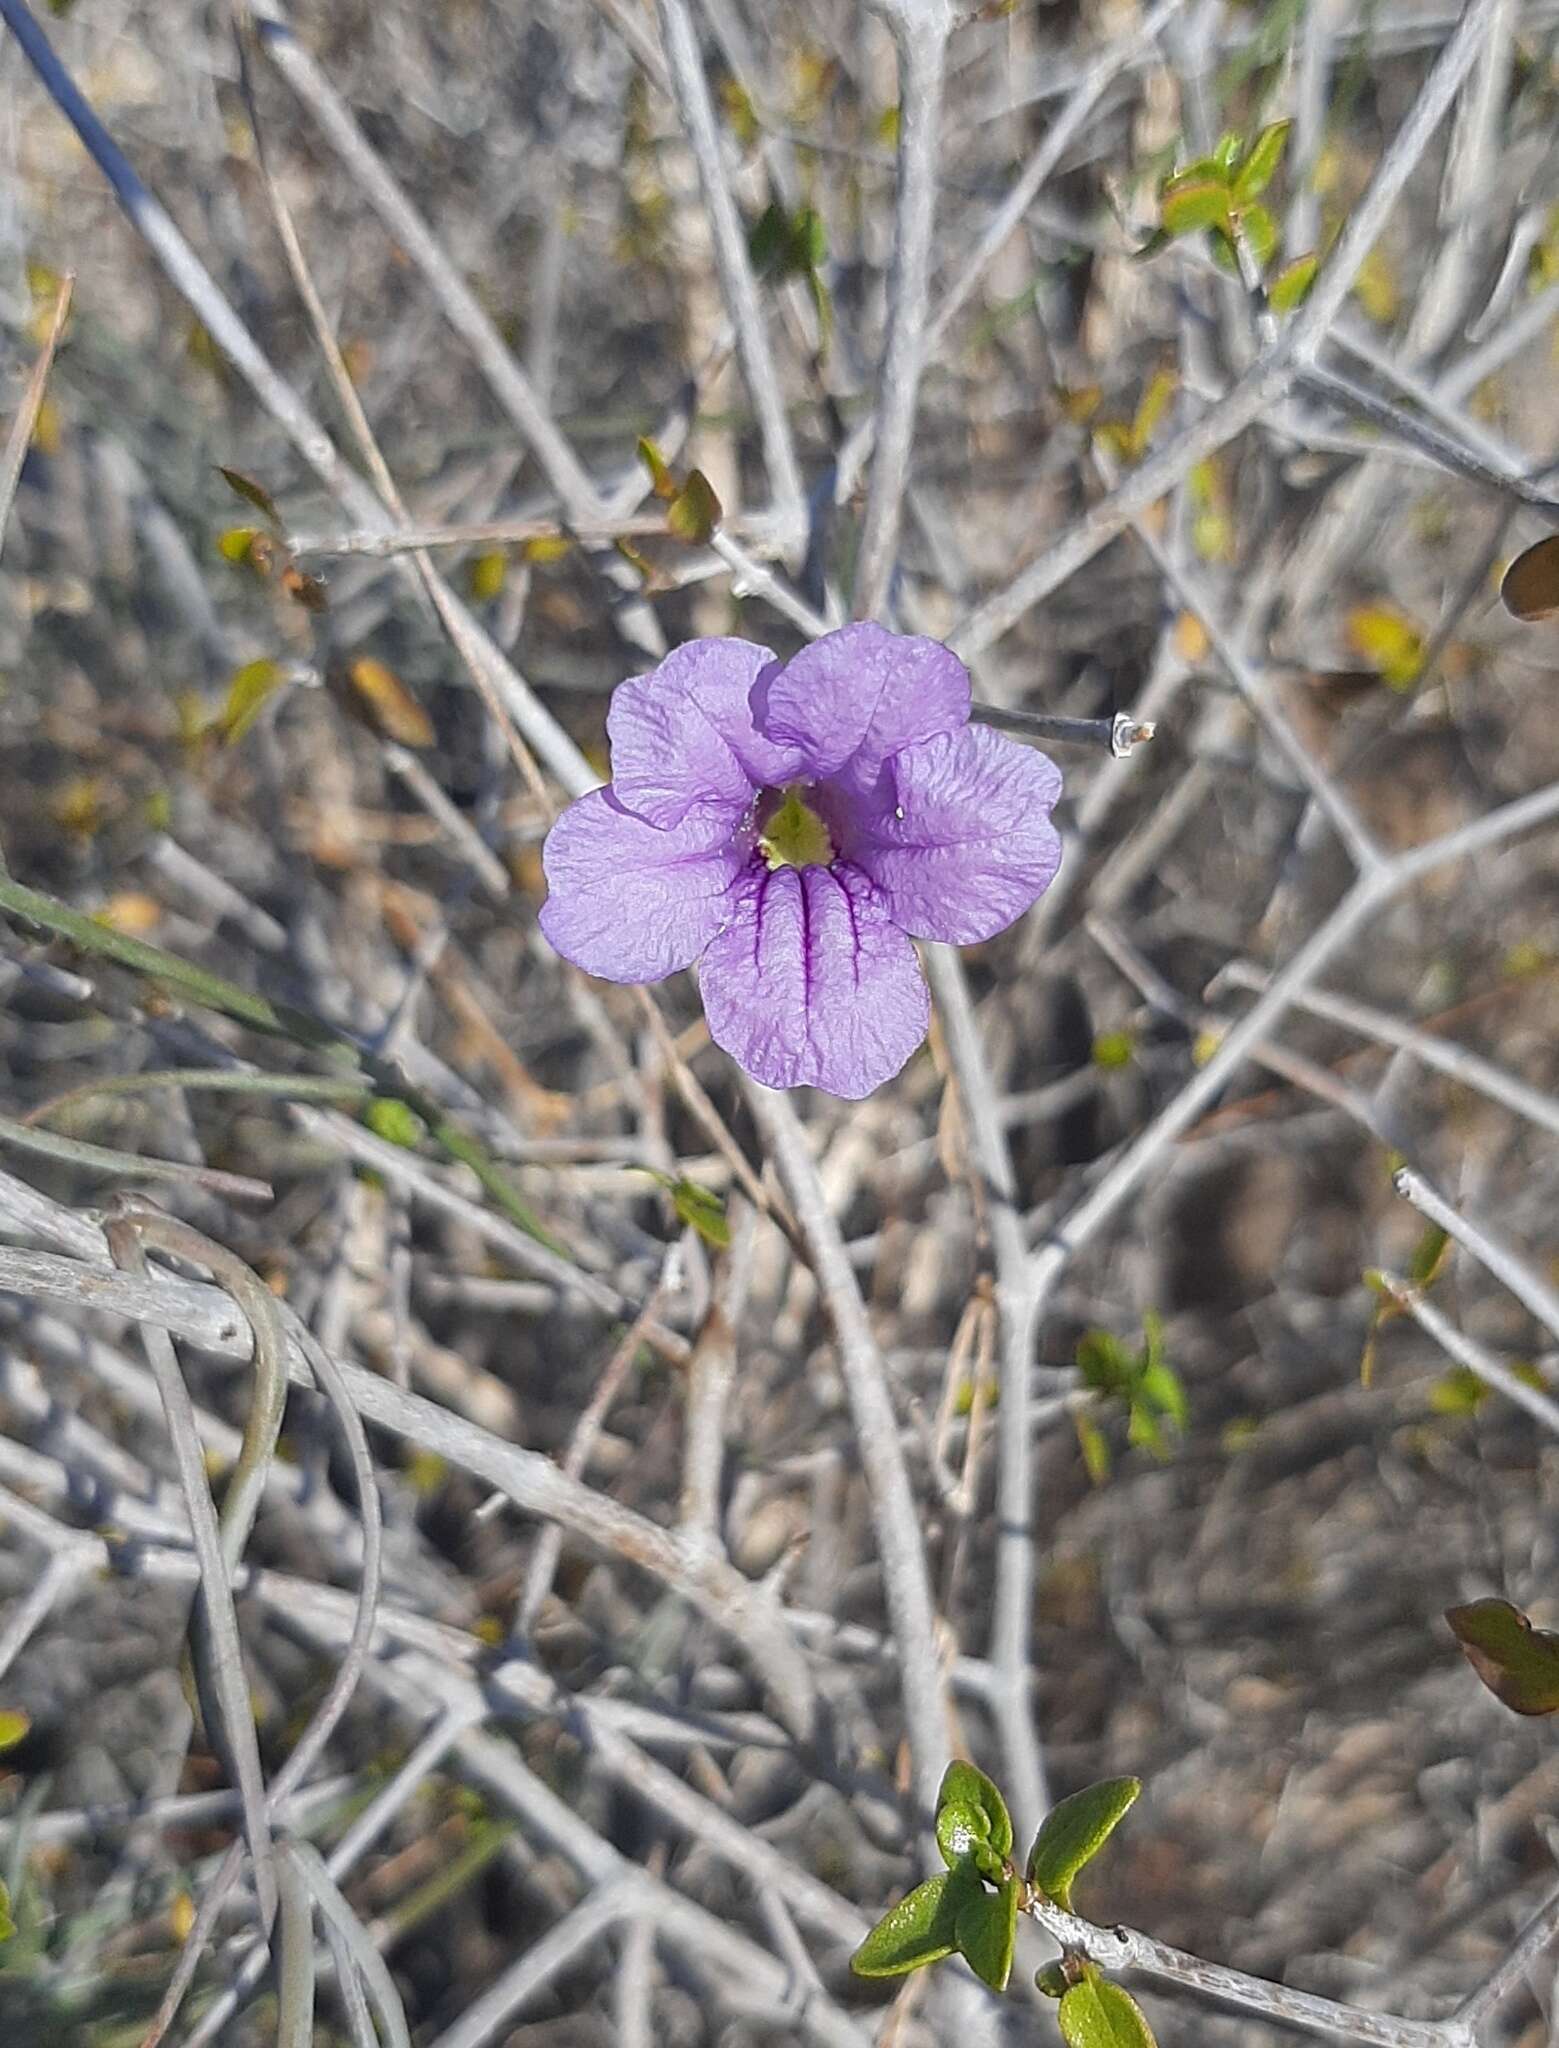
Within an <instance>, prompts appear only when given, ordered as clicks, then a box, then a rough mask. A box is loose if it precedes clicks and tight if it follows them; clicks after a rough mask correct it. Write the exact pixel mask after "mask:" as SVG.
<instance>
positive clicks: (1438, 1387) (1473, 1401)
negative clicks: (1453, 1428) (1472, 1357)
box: [1429, 1365, 1493, 1415]
mask: <svg viewBox="0 0 1559 2048" xmlns="http://www.w3.org/2000/svg"><path fill="white" fill-rule="evenodd" d="M1492 1391H1493V1389H1492V1388H1491V1387H1490V1386H1489V1385H1488V1383H1487V1381H1485V1380H1480V1379H1479V1377H1478V1375H1477V1374H1476V1373H1475V1372H1474V1371H1473V1370H1472V1368H1471V1367H1470V1366H1466V1365H1453V1366H1452V1367H1451V1370H1450V1371H1449V1372H1448V1373H1446V1374H1444V1375H1443V1376H1442V1377H1441V1378H1440V1379H1437V1380H1436V1381H1435V1383H1434V1385H1433V1386H1432V1387H1431V1388H1430V1389H1429V1406H1430V1407H1431V1408H1432V1409H1433V1411H1434V1412H1435V1414H1436V1415H1476V1414H1477V1412H1478V1410H1479V1409H1480V1408H1481V1407H1482V1406H1483V1404H1484V1402H1485V1401H1487V1399H1488V1398H1489V1395H1490V1394H1491V1393H1492Z"/></svg>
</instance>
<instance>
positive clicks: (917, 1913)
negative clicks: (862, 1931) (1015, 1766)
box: [850, 1760, 1024, 1991]
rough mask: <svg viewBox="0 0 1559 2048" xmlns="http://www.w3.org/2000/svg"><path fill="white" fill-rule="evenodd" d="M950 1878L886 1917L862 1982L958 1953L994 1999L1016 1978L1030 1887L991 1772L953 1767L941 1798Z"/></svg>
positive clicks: (868, 1947) (860, 1969) (859, 1958)
mask: <svg viewBox="0 0 1559 2048" xmlns="http://www.w3.org/2000/svg"><path fill="white" fill-rule="evenodd" d="M936 1839H937V1847H938V1848H939V1849H940V1851H941V1852H942V1860H943V1862H944V1863H946V1865H947V1875H946V1876H945V1877H933V1878H928V1879H927V1881H926V1882H925V1883H924V1884H922V1885H917V1886H916V1887H915V1889H914V1890H913V1891H912V1892H910V1893H908V1894H907V1895H906V1896H905V1897H904V1898H902V1899H900V1901H899V1903H898V1904H897V1905H896V1906H894V1907H893V1908H892V1909H891V1910H890V1911H889V1912H887V1913H886V1914H884V1916H883V1918H882V1919H881V1920H879V1921H878V1923H877V1925H876V1926H875V1927H874V1928H873V1929H872V1931H871V1933H870V1934H868V1935H867V1937H866V1939H865V1940H864V1941H863V1942H862V1943H861V1945H860V1947H859V1948H858V1949H857V1950H856V1952H855V1954H854V1955H853V1956H852V1957H851V1959H850V1967H851V1968H852V1969H853V1970H854V1971H855V1972H856V1974H857V1976H861V1977H897V1976H902V1975H903V1974H904V1973H905V1972H906V1971H908V1970H918V1969H921V1968H923V1967H924V1966H925V1965H926V1964H927V1963H935V1962H939V1961H940V1960H941V1958H942V1957H943V1956H947V1955H951V1954H952V1953H953V1952H954V1951H955V1950H956V1951H957V1952H958V1954H960V1955H961V1956H962V1957H963V1958H964V1960H965V1961H966V1962H967V1963H968V1965H969V1967H970V1968H971V1969H972V1970H973V1971H974V1973H975V1975H976V1976H978V1977H979V1978H980V1979H981V1980H982V1981H983V1982H984V1983H986V1984H989V1985H990V1987H991V1989H992V1990H993V1991H1002V1990H1005V1988H1006V1984H1007V1979H1008V1977H1009V1976H1010V1975H1011V1973H1012V1955H1013V1946H1014V1943H1015V1941H1016V1935H1017V1924H1018V1911H1019V1908H1020V1906H1021V1905H1022V1903H1023V1896H1024V1884H1023V1880H1022V1878H1021V1877H1020V1876H1019V1875H1018V1873H1017V1871H1016V1870H1014V1869H1013V1867H1012V1864H1011V1862H1010V1861H1009V1858H1010V1856H1011V1853H1012V1816H1011V1814H1010V1813H1009V1812H1008V1811H1007V1802H1006V1801H1005V1800H1004V1799H1003V1798H1002V1796H1001V1793H1000V1792H999V1791H998V1790H997V1789H996V1787H995V1785H993V1784H992V1783H991V1781H990V1779H989V1778H987V1777H986V1775H985V1773H984V1772H983V1771H980V1770H977V1769H976V1768H975V1766H974V1765H973V1764H970V1763H964V1762H962V1761H961V1760H960V1761H955V1762H953V1763H950V1764H949V1765H948V1767H947V1769H946V1771H945V1772H944V1773H943V1776H942V1784H941V1787H940V1789H939V1791H938V1793H937V1812H936Z"/></svg>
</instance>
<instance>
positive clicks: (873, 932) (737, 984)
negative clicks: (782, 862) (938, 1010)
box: [699, 862, 931, 1101]
mask: <svg viewBox="0 0 1559 2048" xmlns="http://www.w3.org/2000/svg"><path fill="white" fill-rule="evenodd" d="M699 982H700V986H701V987H702V989H703V995H704V1015H705V1017H706V1018H707V1019H708V1023H709V1034H710V1036H711V1037H712V1038H713V1039H714V1041H715V1043H716V1045H719V1046H723V1047H724V1049H725V1050H726V1051H727V1052H728V1053H729V1054H730V1055H731V1057H732V1059H734V1060H735V1061H736V1063H737V1065H738V1066H740V1067H743V1068H745V1070H746V1071H747V1072H748V1073H749V1074H751V1075H752V1077H753V1079H754V1080H755V1081H762V1082H763V1083H765V1085H766V1086H768V1087H770V1088H800V1087H812V1088H826V1089H827V1090H828V1092H829V1093H830V1094H831V1095H844V1096H848V1097H849V1098H850V1099H851V1100H852V1101H853V1100H856V1099H858V1098H859V1097H860V1096H863V1095H869V1094H870V1093H871V1091H872V1090H873V1089H874V1088H877V1087H880V1086H881V1084H882V1083H883V1082H884V1081H889V1080H891V1079H892V1078H893V1076H894V1075H895V1074H896V1073H897V1072H898V1071H899V1069H900V1067H902V1066H903V1065H904V1062H905V1061H906V1060H907V1059H908V1058H909V1056H910V1054H911V1053H912V1052H913V1051H914V1050H915V1048H916V1046H918V1045H919V1044H920V1042H921V1040H922V1039H923V1038H924V1037H925V1035H926V1030H927V1027H928V1026H929V1024H930V1022H931V1001H930V997H929V995H928V994H927V991H926V985H925V982H924V980H923V979H922V978H921V973H920V963H919V961H918V960H917V959H916V958H915V949H914V947H913V946H912V945H911V944H910V942H909V940H908V939H907V938H906V937H905V936H904V934H903V932H901V931H900V930H899V928H898V926H897V925H896V924H895V923H894V922H893V920H892V919H891V918H890V917H889V915H888V913H887V910H886V909H885V907H884V905H883V903H882V901H881V899H880V898H879V896H878V894H877V892H876V890H875V889H873V887H872V885H871V883H870V882H869V881H867V879H866V877H865V876H864V875H862V874H861V873H860V872H859V871H858V870H856V869H854V868H852V867H850V866H849V865H848V864H847V863H844V862H836V863H835V865H834V866H833V867H832V868H823V867H810V868H775V869H773V870H770V869H768V868H754V869H751V870H749V872H748V874H747V875H746V876H745V877H744V878H743V880H742V881H741V883H740V884H739V885H738V888H737V890H736V895H735V903H734V907H733V912H732V916H731V919H730V922H729V923H728V924H727V925H726V926H725V928H724V930H723V931H721V932H720V933H719V935H718V936H717V937H716V938H715V939H714V940H713V941H712V942H711V944H710V946H709V949H708V951H707V952H706V953H705V955H704V958H703V962H702V965H701V966H700V968H699Z"/></svg>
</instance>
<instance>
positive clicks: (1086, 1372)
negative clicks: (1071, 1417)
mask: <svg viewBox="0 0 1559 2048" xmlns="http://www.w3.org/2000/svg"><path fill="white" fill-rule="evenodd" d="M1075 1355H1076V1358H1077V1370H1078V1371H1079V1372H1080V1373H1081V1374H1082V1376H1083V1384H1084V1385H1085V1386H1088V1387H1092V1388H1093V1389H1094V1391H1095V1392H1096V1393H1100V1394H1123V1393H1125V1391H1126V1389H1127V1388H1128V1387H1129V1386H1130V1384H1131V1381H1132V1378H1133V1376H1134V1373H1135V1370H1136V1360H1135V1359H1134V1358H1133V1357H1132V1355H1131V1352H1130V1351H1129V1350H1128V1349H1127V1347H1126V1345H1124V1344H1123V1343H1122V1342H1121V1340H1120V1338H1119V1337H1117V1336H1116V1335H1115V1334H1114V1333H1113V1331H1110V1330H1085V1331H1084V1332H1083V1334H1082V1336H1080V1337H1079V1338H1078V1340H1077V1351H1076V1354H1075Z"/></svg>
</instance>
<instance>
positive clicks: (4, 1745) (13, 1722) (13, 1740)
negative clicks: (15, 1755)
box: [0, 1707, 32, 1753]
mask: <svg viewBox="0 0 1559 2048" xmlns="http://www.w3.org/2000/svg"><path fill="white" fill-rule="evenodd" d="M31 1726H32V1721H31V1719H30V1718H29V1717H28V1716H27V1715H26V1714H24V1713H22V1712H20V1711H19V1710H18V1709H17V1708H15V1707H4V1708H0V1753H3V1752H4V1751H5V1750H8V1749H15V1747H16V1745H17V1744H18V1743H19V1742H20V1741H21V1740H22V1738H23V1736H24V1735H25V1734H26V1733H27V1731H28V1729H29V1728H31Z"/></svg>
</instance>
